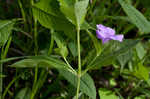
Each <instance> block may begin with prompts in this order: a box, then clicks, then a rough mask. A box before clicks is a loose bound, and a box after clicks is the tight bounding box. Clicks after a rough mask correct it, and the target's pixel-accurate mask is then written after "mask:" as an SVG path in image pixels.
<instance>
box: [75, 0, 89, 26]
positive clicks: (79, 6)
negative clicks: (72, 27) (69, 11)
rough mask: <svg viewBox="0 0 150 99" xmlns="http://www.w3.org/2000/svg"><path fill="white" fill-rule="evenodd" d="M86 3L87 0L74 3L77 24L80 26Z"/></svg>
mask: <svg viewBox="0 0 150 99" xmlns="http://www.w3.org/2000/svg"><path fill="white" fill-rule="evenodd" d="M88 4H89V0H82V1H78V2H76V3H75V17H76V25H77V26H80V25H81V24H82V23H83V22H84V18H85V15H86V12H87V7H88Z"/></svg>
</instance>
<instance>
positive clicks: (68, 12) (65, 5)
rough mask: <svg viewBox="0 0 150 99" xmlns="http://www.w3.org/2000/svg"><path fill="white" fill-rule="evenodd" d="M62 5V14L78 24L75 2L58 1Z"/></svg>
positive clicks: (72, 0) (70, 0)
mask: <svg viewBox="0 0 150 99" xmlns="http://www.w3.org/2000/svg"><path fill="white" fill-rule="evenodd" d="M58 1H59V4H60V10H61V12H62V13H63V14H64V15H65V16H66V17H67V19H68V20H69V21H70V22H71V23H73V24H76V17H75V12H74V4H75V0H58Z"/></svg>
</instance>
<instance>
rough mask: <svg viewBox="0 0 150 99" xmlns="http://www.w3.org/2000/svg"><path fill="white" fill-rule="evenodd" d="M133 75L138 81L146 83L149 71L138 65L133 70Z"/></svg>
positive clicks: (140, 64)
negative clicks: (141, 80)
mask: <svg viewBox="0 0 150 99" xmlns="http://www.w3.org/2000/svg"><path fill="white" fill-rule="evenodd" d="M134 75H135V76H136V77H137V78H139V79H143V80H145V81H148V79H149V71H148V69H147V68H146V67H145V66H143V64H142V63H138V64H137V67H136V69H135V72H134Z"/></svg>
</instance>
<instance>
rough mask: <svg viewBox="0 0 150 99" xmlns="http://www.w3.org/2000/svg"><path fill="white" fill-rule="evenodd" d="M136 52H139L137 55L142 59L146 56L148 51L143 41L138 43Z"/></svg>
mask: <svg viewBox="0 0 150 99" xmlns="http://www.w3.org/2000/svg"><path fill="white" fill-rule="evenodd" d="M136 52H137V55H138V57H139V59H140V60H141V59H143V57H144V56H145V54H146V51H145V49H144V47H143V45H142V43H138V44H137V45H136Z"/></svg>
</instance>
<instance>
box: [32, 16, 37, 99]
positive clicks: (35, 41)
mask: <svg viewBox="0 0 150 99" xmlns="http://www.w3.org/2000/svg"><path fill="white" fill-rule="evenodd" d="M37 35H38V34H37V20H36V19H35V20H34V43H35V49H34V52H35V56H37V54H38V43H37ZM34 75H35V76H34V82H33V88H32V93H31V96H32V97H31V99H34V88H35V86H36V83H37V78H38V66H36V67H35V74H34Z"/></svg>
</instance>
